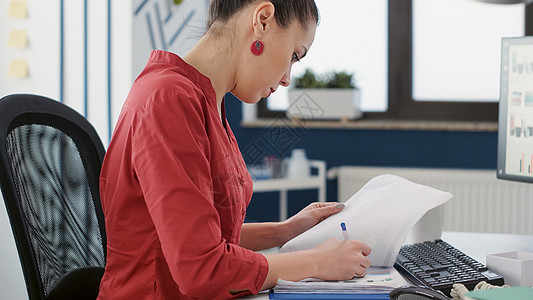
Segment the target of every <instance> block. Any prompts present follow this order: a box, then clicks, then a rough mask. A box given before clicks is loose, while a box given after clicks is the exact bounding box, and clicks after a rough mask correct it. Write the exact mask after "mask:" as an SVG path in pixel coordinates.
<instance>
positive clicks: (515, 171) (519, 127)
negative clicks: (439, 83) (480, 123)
mask: <svg viewBox="0 0 533 300" xmlns="http://www.w3.org/2000/svg"><path fill="white" fill-rule="evenodd" d="M500 80H501V81H500V103H499V120H498V163H497V177H498V178H502V179H510V180H516V181H524V182H533V37H516V38H503V39H502V51H501V77H500Z"/></svg>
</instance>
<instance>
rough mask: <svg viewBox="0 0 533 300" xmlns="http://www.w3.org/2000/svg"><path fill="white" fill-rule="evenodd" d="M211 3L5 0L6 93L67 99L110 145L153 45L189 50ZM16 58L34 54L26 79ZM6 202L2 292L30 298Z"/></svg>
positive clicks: (0, 5)
mask: <svg viewBox="0 0 533 300" xmlns="http://www.w3.org/2000/svg"><path fill="white" fill-rule="evenodd" d="M13 1H23V2H25V3H26V6H27V13H28V15H27V17H25V18H13V17H9V16H8V10H9V7H10V4H11V2H13ZM209 2H210V1H209V0H184V1H183V2H182V4H181V5H174V4H173V0H49V1H38V0H2V1H0V16H2V17H1V18H0V97H3V96H5V95H8V94H13V93H31V94H39V95H43V96H47V97H50V98H52V99H55V100H58V101H62V102H64V103H65V104H67V105H69V106H71V107H73V108H74V109H76V110H77V111H78V112H79V113H80V114H82V115H84V116H86V117H87V118H88V120H89V121H90V122H91V123H92V124H93V126H94V127H95V128H96V130H97V132H98V134H99V135H100V138H101V139H102V142H103V143H104V145H105V146H106V147H107V145H108V143H109V140H110V137H111V133H112V130H113V127H114V125H115V123H116V120H117V118H118V114H119V112H120V109H121V107H122V104H123V101H124V100H125V98H126V96H127V94H128V91H129V89H130V86H131V84H132V82H133V79H134V78H135V77H136V76H137V74H138V73H139V72H140V71H141V69H142V68H143V66H144V64H145V63H146V61H147V59H148V55H149V53H150V50H152V49H154V48H155V49H163V50H168V51H172V52H175V53H177V54H180V55H183V54H185V53H186V52H187V51H188V50H189V49H190V48H191V47H192V45H193V44H194V43H195V42H196V41H197V39H198V38H199V37H200V36H201V35H202V34H203V32H204V24H205V15H206V11H207V7H208V5H209ZM13 30H25V31H26V32H27V37H28V45H27V47H24V48H15V47H11V46H8V42H7V41H8V37H9V34H10V32H11V31H13ZM12 59H24V60H26V61H27V64H28V70H29V73H28V76H27V77H26V78H13V77H10V76H8V68H9V62H10V61H11V60H12ZM0 200H1V201H0V202H3V200H2V199H0ZM4 207H5V206H4V205H0V242H1V243H2V247H0V270H2V271H3V272H2V275H0V290H1V291H2V297H1V298H2V299H27V294H26V288H25V285H24V280H23V277H22V271H21V267H20V262H19V260H18V255H17V252H16V248H15V244H14V239H13V235H12V232H11V228H10V226H9V221H8V218H7V214H6V212H5V208H4Z"/></svg>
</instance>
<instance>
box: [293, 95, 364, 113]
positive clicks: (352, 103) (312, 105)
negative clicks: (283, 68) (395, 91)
mask: <svg viewBox="0 0 533 300" xmlns="http://www.w3.org/2000/svg"><path fill="white" fill-rule="evenodd" d="M360 99H361V92H360V90H358V89H290V90H289V109H287V117H289V118H297V119H304V120H313V119H321V120H328V119H330V120H332V119H358V118H360V117H362V115H363V113H362V112H361V110H360V109H359V104H360V101H361V100H360Z"/></svg>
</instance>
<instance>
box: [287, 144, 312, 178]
mask: <svg viewBox="0 0 533 300" xmlns="http://www.w3.org/2000/svg"><path fill="white" fill-rule="evenodd" d="M309 176H311V168H310V165H309V161H308V160H307V157H306V155H305V149H293V150H292V154H291V158H290V159H289V162H288V166H287V178H291V179H296V178H307V177H309Z"/></svg>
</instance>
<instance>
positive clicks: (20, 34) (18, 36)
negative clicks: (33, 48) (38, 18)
mask: <svg viewBox="0 0 533 300" xmlns="http://www.w3.org/2000/svg"><path fill="white" fill-rule="evenodd" d="M7 44H8V46H10V47H15V48H26V47H27V46H28V35H27V34H26V30H12V31H11V32H10V33H9V40H8V42H7Z"/></svg>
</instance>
